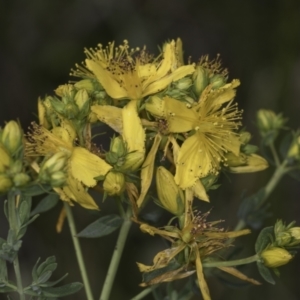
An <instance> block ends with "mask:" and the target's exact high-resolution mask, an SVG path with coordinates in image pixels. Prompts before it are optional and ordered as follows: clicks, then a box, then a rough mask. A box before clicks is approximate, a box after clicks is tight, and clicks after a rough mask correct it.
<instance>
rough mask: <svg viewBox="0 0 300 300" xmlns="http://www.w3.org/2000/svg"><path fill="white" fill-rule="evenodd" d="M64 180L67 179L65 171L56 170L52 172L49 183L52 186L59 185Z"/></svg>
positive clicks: (62, 183)
mask: <svg viewBox="0 0 300 300" xmlns="http://www.w3.org/2000/svg"><path fill="white" fill-rule="evenodd" d="M66 180H67V175H66V173H65V172H63V171H58V172H55V173H53V174H52V175H51V176H50V180H49V184H50V185H51V186H52V187H60V186H63V185H64V184H65V182H66Z"/></svg>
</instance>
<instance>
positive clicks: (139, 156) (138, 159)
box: [120, 151, 145, 172]
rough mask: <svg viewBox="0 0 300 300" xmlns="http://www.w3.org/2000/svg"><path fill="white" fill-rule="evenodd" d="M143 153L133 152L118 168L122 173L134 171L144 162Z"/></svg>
mask: <svg viewBox="0 0 300 300" xmlns="http://www.w3.org/2000/svg"><path fill="white" fill-rule="evenodd" d="M144 158H145V153H143V152H139V151H134V152H130V153H128V154H127V155H126V156H125V161H124V164H123V165H122V166H121V167H120V170H122V171H131V172H133V171H136V170H137V169H138V168H139V167H140V166H141V165H142V163H143V162H144Z"/></svg>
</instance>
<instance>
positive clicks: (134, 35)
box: [0, 0, 300, 300]
mask: <svg viewBox="0 0 300 300" xmlns="http://www.w3.org/2000/svg"><path fill="white" fill-rule="evenodd" d="M177 37H181V38H182V40H183V45H184V51H185V56H186V58H187V57H189V56H191V57H192V59H193V60H194V61H197V60H198V58H199V57H200V56H201V55H204V54H209V55H210V56H211V57H215V56H216V54H217V53H220V54H221V57H222V61H223V64H224V67H227V68H228V69H229V75H230V78H231V79H233V78H239V79H240V80H241V83H242V84H241V86H240V87H239V88H238V95H237V101H238V102H239V107H240V108H242V109H244V120H243V122H244V125H245V126H246V127H247V129H248V130H250V131H251V132H252V134H253V141H254V142H256V143H258V141H259V134H258V131H257V129H256V127H255V124H254V120H255V116H256V111H257V110H258V109H260V108H268V109H273V110H275V111H276V112H283V114H284V115H285V116H287V117H288V118H289V123H288V125H289V126H291V127H292V128H294V129H297V128H299V112H300V1H298V0H273V1H271V0H265V1H260V0H243V1H240V0H227V1H222V0H215V1H208V0H206V1H205V0H202V1H201V0H198V1H196V0H185V1H180V0H159V1H157V0H139V1H138V0H123V1H117V0H65V1H53V0H52V1H50V0H43V1H40V0H31V1H16V0H10V1H5V0H4V1H3V0H2V1H0V66H1V67H0V95H1V96H0V104H1V106H0V120H1V124H2V125H3V124H4V123H5V121H8V120H10V119H19V120H20V122H21V124H22V125H23V127H24V128H26V127H27V126H29V124H30V122H31V121H32V120H34V119H35V118H36V117H35V114H36V101H37V98H38V97H39V96H44V95H46V94H52V93H53V90H54V89H55V88H56V87H57V86H58V85H59V84H63V83H66V82H67V81H68V80H69V79H70V78H69V75H68V74H69V71H70V69H71V68H72V67H74V65H75V63H77V62H81V61H82V60H83V59H84V54H83V48H84V47H94V46H96V45H97V44H98V43H102V44H104V45H105V44H107V42H109V41H113V40H115V41H116V43H117V44H119V43H122V41H123V40H124V39H128V40H129V42H130V45H131V46H133V47H136V46H143V45H147V48H148V49H149V50H150V51H151V52H155V53H157V46H158V45H161V44H162V43H163V42H164V41H166V40H168V39H176V38H177ZM2 125H1V126H2ZM272 171H273V169H272V168H269V170H267V171H264V172H261V173H258V174H249V175H232V176H230V177H229V180H228V178H225V179H223V181H224V183H225V184H224V185H223V186H222V187H221V188H220V189H218V190H217V191H215V192H214V193H212V194H211V204H203V210H204V211H206V210H208V209H209V208H211V207H212V206H213V211H212V214H211V215H212V219H218V218H222V219H225V220H226V226H227V228H229V229H230V228H231V229H232V228H233V227H234V226H235V223H236V220H237V217H236V211H237V208H238V204H239V201H240V195H241V194H242V192H243V191H245V190H247V193H248V194H249V195H250V194H251V193H254V192H255V191H257V190H258V188H259V187H260V186H262V185H264V184H265V183H266V182H267V181H268V178H269V177H270V175H271V174H272ZM299 194H300V187H299V184H298V183H297V182H296V181H294V180H291V179H290V178H284V179H283V180H282V181H281V183H280V186H278V187H277V189H276V191H275V192H274V193H273V194H272V196H271V203H272V210H273V212H274V216H273V217H271V218H269V219H267V220H266V222H265V225H266V226H269V225H273V224H274V222H275V220H276V218H282V219H283V220H285V221H286V222H290V221H292V220H297V221H298V225H300V205H299V204H300V203H299V201H300V199H299ZM101 208H102V213H103V214H105V213H111V212H113V211H114V209H113V205H112V202H109V201H107V202H106V203H104V204H102V205H101ZM60 209H61V206H57V207H55V208H54V209H53V210H51V211H49V212H48V213H46V214H44V215H43V216H42V217H40V218H39V219H38V220H37V221H35V222H34V224H32V225H31V227H30V228H29V230H28V234H27V235H26V236H25V240H24V243H23V246H22V249H21V254H20V260H21V267H22V270H23V275H24V281H25V282H27V283H28V282H29V281H30V272H31V268H32V266H33V265H34V263H35V261H36V260H37V258H38V257H41V258H42V259H45V258H46V257H47V256H50V255H55V256H56V257H57V261H58V264H59V265H58V270H57V271H56V273H57V274H56V275H55V276H56V277H58V276H61V275H63V274H64V273H66V272H68V273H69V276H68V278H67V279H66V280H65V282H71V281H80V280H81V279H80V274H79V271H78V267H77V263H76V258H75V255H74V252H73V248H72V242H71V239H70V237H69V230H68V226H67V224H65V226H64V229H63V232H62V233H61V234H56V232H55V224H56V221H57V218H58V215H59V212H60ZM1 211H2V210H1ZM74 212H75V218H76V221H77V227H78V230H81V229H83V228H84V227H85V226H86V225H87V224H89V223H90V222H91V220H94V219H95V218H97V216H95V215H94V216H93V215H91V213H90V212H87V211H85V210H83V209H81V208H80V207H77V206H75V209H74ZM0 226H1V227H0V234H1V236H2V237H5V236H6V233H7V225H6V220H5V218H4V216H3V213H2V212H1V215H0ZM257 234H258V232H257V231H254V232H253V234H252V236H251V237H250V238H249V237H248V238H247V237H244V238H242V239H240V241H238V242H237V243H238V244H239V245H240V246H243V245H244V246H246V247H245V248H246V251H244V252H243V253H244V254H243V255H252V254H253V253H254V250H253V245H254V242H255V239H256V236H257ZM116 237H117V233H114V234H112V235H111V236H108V237H104V238H102V239H95V240H82V247H83V250H84V253H85V256H86V262H87V268H88V270H89V274H90V279H91V284H92V287H93V291H94V294H95V296H96V297H95V299H98V295H99V292H100V289H101V285H102V283H103V279H104V276H105V273H106V270H107V267H108V264H109V260H110V256H111V253H112V251H113V248H114V241H115V239H116ZM149 243H150V245H151V247H149ZM165 247H166V244H164V242H163V241H162V240H161V239H160V238H159V237H157V238H153V237H150V236H146V235H145V234H142V233H140V232H139V230H138V228H137V226H136V225H133V227H132V232H131V233H130V236H129V240H128V243H127V245H126V248H125V252H124V255H123V259H122V263H121V271H120V272H119V273H118V275H117V279H116V283H115V285H114V290H113V294H112V300H118V299H120V300H123V299H124V300H126V299H130V298H131V297H133V296H134V295H135V294H136V293H137V292H138V291H140V288H139V287H138V283H140V282H141V276H140V274H139V273H138V270H137V267H136V264H135V262H136V261H139V262H143V263H146V264H150V263H151V261H152V258H153V256H154V254H155V253H156V252H157V251H159V250H162V249H164V248H165ZM243 271H245V272H246V273H247V274H248V275H250V276H252V277H255V278H256V279H258V280H260V281H261V282H263V280H262V279H261V277H260V275H259V274H258V272H257V270H256V267H255V265H253V266H252V267H250V268H245V269H244V270H243ZM299 271H300V257H299V255H298V256H296V257H295V259H294V261H293V263H290V264H289V265H287V266H284V267H282V268H281V277H280V279H277V280H276V281H277V284H276V285H275V286H271V285H270V284H268V283H263V285H261V286H259V287H256V286H247V287H244V288H240V289H237V288H233V287H228V286H224V285H223V284H222V283H221V282H220V281H219V280H217V279H215V278H209V279H208V283H209V286H210V289H211V294H212V297H213V299H214V300H223V299H226V300H227V299H228V300H231V299H232V300H234V299H245V300H248V299H249V300H250V299H256V300H262V299H275V300H276V299H289V300H296V299H300V276H299ZM55 276H54V277H55ZM1 297H2V298H1ZM0 299H6V297H4V296H1V295H0ZM15 299H17V298H15ZM64 299H75V300H76V299H85V296H84V292H83V291H82V292H80V293H78V294H76V295H74V296H71V297H67V298H64ZM145 299H148V300H150V299H152V297H151V296H148V297H146V298H145ZM195 299H200V296H195Z"/></svg>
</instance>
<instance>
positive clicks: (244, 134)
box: [240, 131, 251, 145]
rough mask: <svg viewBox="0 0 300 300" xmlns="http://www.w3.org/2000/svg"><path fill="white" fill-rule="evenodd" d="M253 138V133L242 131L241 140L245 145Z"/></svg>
mask: <svg viewBox="0 0 300 300" xmlns="http://www.w3.org/2000/svg"><path fill="white" fill-rule="evenodd" d="M250 140H251V133H250V132H248V131H243V132H241V133H240V141H241V143H242V144H243V145H246V144H248V143H249V142H250Z"/></svg>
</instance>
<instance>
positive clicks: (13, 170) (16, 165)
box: [9, 160, 23, 175]
mask: <svg viewBox="0 0 300 300" xmlns="http://www.w3.org/2000/svg"><path fill="white" fill-rule="evenodd" d="M22 169H23V163H22V161H21V160H16V161H14V162H13V163H12V164H11V166H10V168H9V174H11V175H15V174H18V173H20V172H21V171H22Z"/></svg>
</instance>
